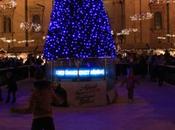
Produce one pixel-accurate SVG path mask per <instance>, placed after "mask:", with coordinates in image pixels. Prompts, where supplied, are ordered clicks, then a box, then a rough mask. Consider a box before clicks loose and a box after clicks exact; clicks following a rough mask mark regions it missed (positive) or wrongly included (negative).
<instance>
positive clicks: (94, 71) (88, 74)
mask: <svg viewBox="0 0 175 130" xmlns="http://www.w3.org/2000/svg"><path fill="white" fill-rule="evenodd" d="M55 76H56V77H57V78H59V79H83V78H104V77H105V69H104V68H79V69H77V68H64V69H55Z"/></svg>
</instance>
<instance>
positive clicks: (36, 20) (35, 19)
mask: <svg viewBox="0 0 175 130" xmlns="http://www.w3.org/2000/svg"><path fill="white" fill-rule="evenodd" d="M32 23H34V24H40V25H41V19H40V15H38V14H36V15H33V16H32ZM32 31H33V32H36V31H35V29H34V27H33V28H32Z"/></svg>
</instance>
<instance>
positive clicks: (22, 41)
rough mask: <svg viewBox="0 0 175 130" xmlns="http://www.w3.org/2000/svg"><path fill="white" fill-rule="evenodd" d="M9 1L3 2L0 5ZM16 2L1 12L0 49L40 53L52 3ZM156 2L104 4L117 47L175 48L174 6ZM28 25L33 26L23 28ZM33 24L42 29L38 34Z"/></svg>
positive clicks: (124, 0)
mask: <svg viewBox="0 0 175 130" xmlns="http://www.w3.org/2000/svg"><path fill="white" fill-rule="evenodd" d="M6 1H8V0H1V1H0V5H2V4H3V3H5V2H6ZM15 1H16V3H17V6H16V7H14V8H6V9H2V8H1V9H0V48H4V50H7V51H8V52H25V51H26V52H35V51H39V52H41V51H42V48H43V44H44V39H45V36H46V34H47V30H48V25H49V21H50V13H51V10H52V4H53V1H52V0H15ZM155 1H156V0H152V3H150V1H149V0H104V5H105V8H106V12H107V14H108V16H109V18H110V23H111V27H112V30H113V34H114V39H115V41H116V45H119V46H120V47H121V48H122V49H124V48H126V49H133V48H134V49H147V48H175V45H174V43H175V40H174V34H175V3H174V2H173V0H162V1H161V0H159V2H155ZM167 1H169V2H167ZM148 12H150V13H151V14H153V16H152V17H151V18H145V17H147V16H146V15H145V14H147V13H148ZM139 16H140V19H139ZM132 18H135V19H134V20H133V19H132ZM25 21H28V24H29V25H30V26H24V24H22V23H25ZM32 23H35V24H39V25H40V26H41V29H39V30H37V31H36V30H35V28H34V27H33V26H32ZM26 28H27V30H28V31H26ZM133 29H135V31H134V30H133ZM122 30H123V31H122ZM127 31H129V33H127ZM123 32H124V33H123ZM125 32H126V33H125ZM26 41H27V42H26Z"/></svg>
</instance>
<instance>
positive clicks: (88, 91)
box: [61, 80, 107, 106]
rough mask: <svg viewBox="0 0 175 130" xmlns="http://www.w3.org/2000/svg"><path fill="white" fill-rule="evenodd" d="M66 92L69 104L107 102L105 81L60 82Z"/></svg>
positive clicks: (88, 104)
mask: <svg viewBox="0 0 175 130" xmlns="http://www.w3.org/2000/svg"><path fill="white" fill-rule="evenodd" d="M61 87H63V88H64V89H65V90H66V92H67V96H68V97H67V100H68V104H69V105H70V106H100V105H106V104H107V98H106V94H107V92H106V82H105V80H104V81H88V82H86V81H84V82H71V81H70V82H66V81H65V82H61Z"/></svg>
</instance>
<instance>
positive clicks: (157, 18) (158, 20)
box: [154, 12, 162, 30]
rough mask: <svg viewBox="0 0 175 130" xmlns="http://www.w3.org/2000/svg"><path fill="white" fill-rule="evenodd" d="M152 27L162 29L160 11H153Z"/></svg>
mask: <svg viewBox="0 0 175 130" xmlns="http://www.w3.org/2000/svg"><path fill="white" fill-rule="evenodd" d="M154 28H155V29H157V30H159V29H162V14H161V12H156V13H154Z"/></svg>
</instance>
